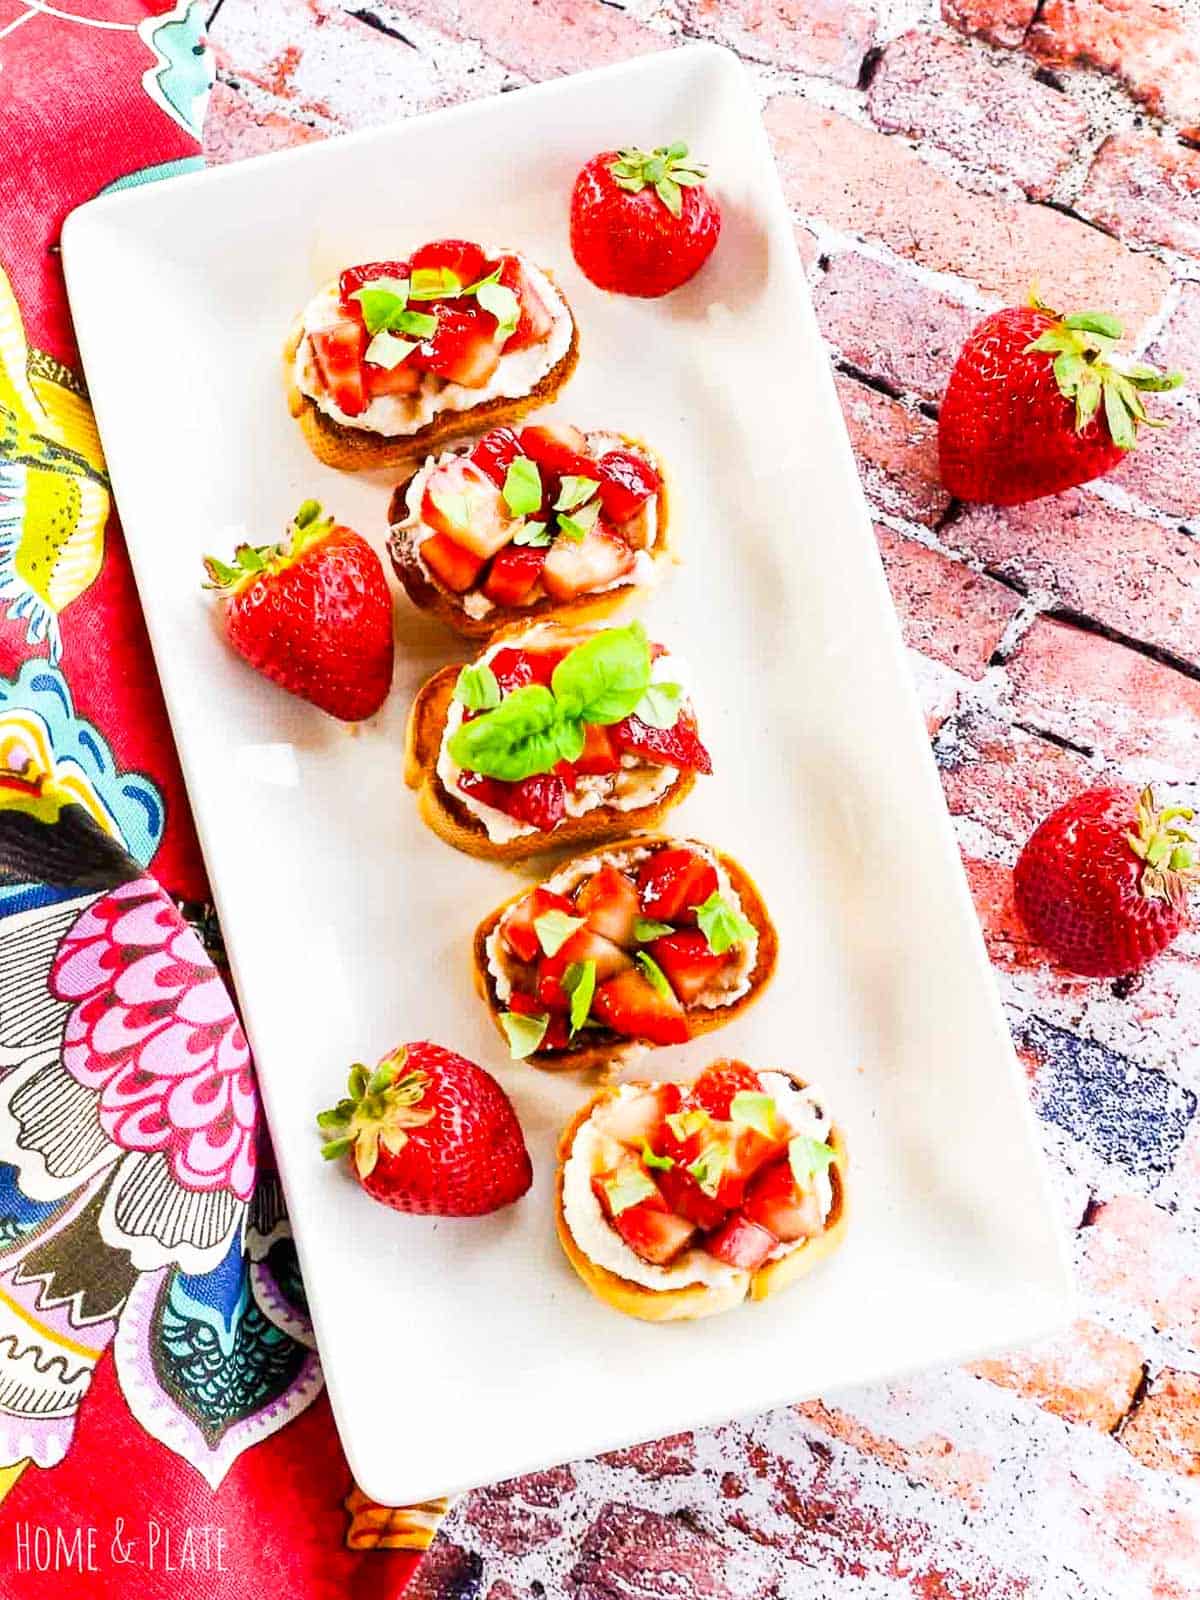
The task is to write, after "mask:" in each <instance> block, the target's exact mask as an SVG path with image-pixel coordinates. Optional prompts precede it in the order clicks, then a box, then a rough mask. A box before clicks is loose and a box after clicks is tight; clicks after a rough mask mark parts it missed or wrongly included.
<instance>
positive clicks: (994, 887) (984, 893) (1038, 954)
mask: <svg viewBox="0 0 1200 1600" xmlns="http://www.w3.org/2000/svg"><path fill="white" fill-rule="evenodd" d="M963 867H964V869H965V871H966V874H967V886H968V887H969V889H970V891H971V898H972V900H973V901H974V902H975V914H976V916H977V917H978V918H979V926H980V927H981V928H982V930H983V940H984V943H985V944H986V945H987V952H988V956H989V957H990V959H991V962H992V965H993V966H994V967H999V968H1000V969H1001V970H1002V971H1005V972H1019V971H1033V970H1036V969H1037V968H1039V967H1041V966H1042V965H1043V964H1044V962H1045V955H1044V953H1043V951H1042V949H1041V947H1040V946H1039V945H1037V944H1035V943H1034V942H1033V940H1032V939H1030V937H1029V935H1028V933H1027V932H1026V931H1025V924H1024V923H1023V922H1022V921H1021V919H1020V917H1019V916H1018V915H1017V908H1016V906H1015V905H1014V904H1013V889H1012V869H1011V867H1007V866H1005V865H1003V863H1001V862H999V861H978V860H976V859H974V858H973V857H970V856H968V857H965V858H964V860H963Z"/></svg>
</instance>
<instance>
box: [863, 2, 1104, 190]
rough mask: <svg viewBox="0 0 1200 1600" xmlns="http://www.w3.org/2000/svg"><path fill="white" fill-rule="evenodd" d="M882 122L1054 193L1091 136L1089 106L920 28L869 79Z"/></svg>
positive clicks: (892, 48) (891, 48) (872, 105)
mask: <svg viewBox="0 0 1200 1600" xmlns="http://www.w3.org/2000/svg"><path fill="white" fill-rule="evenodd" d="M867 106H868V108H869V110H870V112H871V116H872V118H873V119H874V121H875V122H876V124H877V125H878V126H879V127H881V128H883V129H885V130H886V131H887V132H889V133H904V134H908V135H909V136H910V137H912V138H914V139H922V140H926V141H928V142H929V143H930V144H935V145H937V146H939V147H940V148H941V149H943V150H948V151H949V152H950V153H951V155H955V156H957V157H958V158H959V160H960V161H962V162H964V163H965V164H966V165H967V166H968V167H973V168H980V169H982V170H983V171H985V172H992V173H996V174H997V175H998V176H1000V177H1003V178H1011V179H1013V181H1014V182H1016V183H1017V184H1019V185H1020V187H1021V188H1022V189H1024V190H1025V191H1026V193H1027V194H1030V195H1033V196H1034V197H1035V198H1038V199H1041V198H1044V197H1045V196H1046V195H1048V194H1050V193H1051V192H1052V190H1053V189H1054V185H1055V183H1056V181H1057V180H1058V178H1059V177H1060V176H1061V175H1062V173H1063V172H1064V171H1065V170H1066V168H1067V166H1068V165H1069V163H1070V161H1071V159H1072V157H1073V156H1074V154H1075V151H1076V149H1077V147H1078V145H1079V142H1080V140H1081V139H1083V138H1084V137H1085V136H1086V134H1087V131H1088V119H1087V116H1086V114H1085V113H1084V111H1083V109H1082V108H1081V107H1080V106H1078V105H1077V104H1076V103H1075V101H1073V100H1069V99H1068V98H1067V96H1066V95H1064V94H1059V93H1058V92H1057V90H1055V89H1051V88H1050V87H1049V86H1048V85H1046V84H1044V83H1039V82H1038V81H1037V79H1036V78H1034V77H1032V76H1031V75H1030V74H1029V73H1027V72H1023V71H1021V69H1020V68H1019V67H1017V66H1016V65H1015V64H1013V63H1010V62H1008V61H996V60H994V59H992V58H991V57H989V56H987V55H985V54H984V53H983V52H982V51H979V50H976V49H973V48H972V47H971V46H970V45H969V44H967V43H966V42H965V41H964V40H961V39H954V38H946V37H944V36H941V35H938V34H931V33H923V32H919V31H914V32H912V33H905V34H902V35H901V36H900V38H898V39H895V40H893V42H892V43H891V44H889V45H888V46H887V48H886V49H885V50H884V52H883V56H882V59H881V60H880V63H879V66H878V68H877V69H876V72H875V75H874V77H873V78H872V79H871V86H870V90H869V91H868V94H867Z"/></svg>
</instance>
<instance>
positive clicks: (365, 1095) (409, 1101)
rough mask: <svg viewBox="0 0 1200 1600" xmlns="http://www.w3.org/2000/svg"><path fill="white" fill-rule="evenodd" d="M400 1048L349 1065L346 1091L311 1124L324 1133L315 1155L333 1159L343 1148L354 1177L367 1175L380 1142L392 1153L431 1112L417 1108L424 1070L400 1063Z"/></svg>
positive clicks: (404, 1053) (425, 1081)
mask: <svg viewBox="0 0 1200 1600" xmlns="http://www.w3.org/2000/svg"><path fill="white" fill-rule="evenodd" d="M407 1055H408V1052H407V1051H406V1050H405V1049H403V1047H402V1048H401V1049H399V1050H397V1051H396V1052H395V1054H393V1055H390V1056H385V1057H384V1059H383V1060H382V1061H381V1062H380V1063H379V1065H378V1066H377V1067H376V1068H375V1070H374V1072H370V1071H368V1069H367V1068H366V1067H364V1066H363V1065H362V1063H361V1062H356V1063H355V1065H354V1066H352V1067H351V1068H350V1078H349V1082H348V1085H347V1088H348V1093H347V1094H346V1096H345V1097H344V1098H343V1099H341V1100H339V1101H338V1103H337V1105H336V1106H333V1107H331V1109H330V1110H328V1111H322V1112H320V1113H319V1115H318V1117H317V1126H318V1127H319V1128H320V1129H321V1132H322V1133H323V1134H324V1135H325V1144H324V1145H323V1146H322V1148H321V1154H322V1155H323V1156H324V1157H325V1159H326V1161H337V1160H338V1159H339V1158H340V1157H341V1156H344V1155H346V1154H347V1153H348V1152H351V1151H352V1152H353V1154H354V1166H355V1169H356V1171H357V1173H358V1176H359V1177H360V1178H363V1179H365V1178H369V1177H370V1176H371V1174H372V1172H374V1170H375V1167H376V1164H377V1162H378V1160H379V1150H380V1147H381V1146H382V1148H383V1149H384V1150H385V1151H386V1152H387V1153H388V1155H391V1156H398V1155H399V1154H400V1152H401V1150H403V1149H404V1146H405V1145H406V1144H407V1143H408V1131H409V1129H411V1128H421V1127H424V1125H425V1124H426V1123H427V1122H431V1121H432V1120H433V1118H434V1116H435V1115H436V1112H435V1110H434V1109H433V1107H431V1106H430V1107H425V1108H423V1107H422V1104H421V1102H422V1101H423V1100H424V1098H425V1091H426V1089H427V1088H428V1087H429V1077H428V1074H427V1073H424V1072H422V1071H421V1070H420V1069H419V1068H409V1067H406V1065H405V1063H406V1059H407Z"/></svg>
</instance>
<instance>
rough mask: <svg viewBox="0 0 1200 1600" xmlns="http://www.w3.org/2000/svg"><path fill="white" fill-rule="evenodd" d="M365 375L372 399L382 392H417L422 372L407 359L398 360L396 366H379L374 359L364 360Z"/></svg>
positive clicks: (368, 392)
mask: <svg viewBox="0 0 1200 1600" xmlns="http://www.w3.org/2000/svg"><path fill="white" fill-rule="evenodd" d="M363 377H364V379H365V381H366V386H367V394H368V396H369V397H370V398H371V399H372V400H374V399H375V397H376V395H381V394H416V392H417V390H418V389H419V388H420V387H421V374H420V373H419V372H418V371H417V369H416V367H410V366H409V364H408V362H407V361H398V362H397V363H396V365H395V366H394V367H377V366H376V365H375V363H374V362H373V361H364V362H363Z"/></svg>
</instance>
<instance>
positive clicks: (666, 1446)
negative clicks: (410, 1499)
mask: <svg viewBox="0 0 1200 1600" xmlns="http://www.w3.org/2000/svg"><path fill="white" fill-rule="evenodd" d="M599 1459H600V1460H601V1461H603V1462H606V1463H607V1465H609V1466H610V1467H632V1468H633V1470H634V1471H635V1472H636V1473H637V1474H638V1476H639V1477H641V1478H649V1479H650V1480H651V1481H652V1482H653V1481H656V1480H657V1479H659V1478H686V1477H687V1476H688V1475H689V1474H690V1473H691V1472H693V1471H694V1470H695V1466H696V1440H695V1437H694V1435H692V1434H690V1433H672V1434H670V1435H668V1437H667V1438H665V1439H655V1440H653V1441H652V1442H651V1443H649V1444H634V1445H629V1446H628V1447H627V1448H626V1449H624V1450H610V1451H609V1452H608V1454H607V1455H603V1456H600V1457H599Z"/></svg>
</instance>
